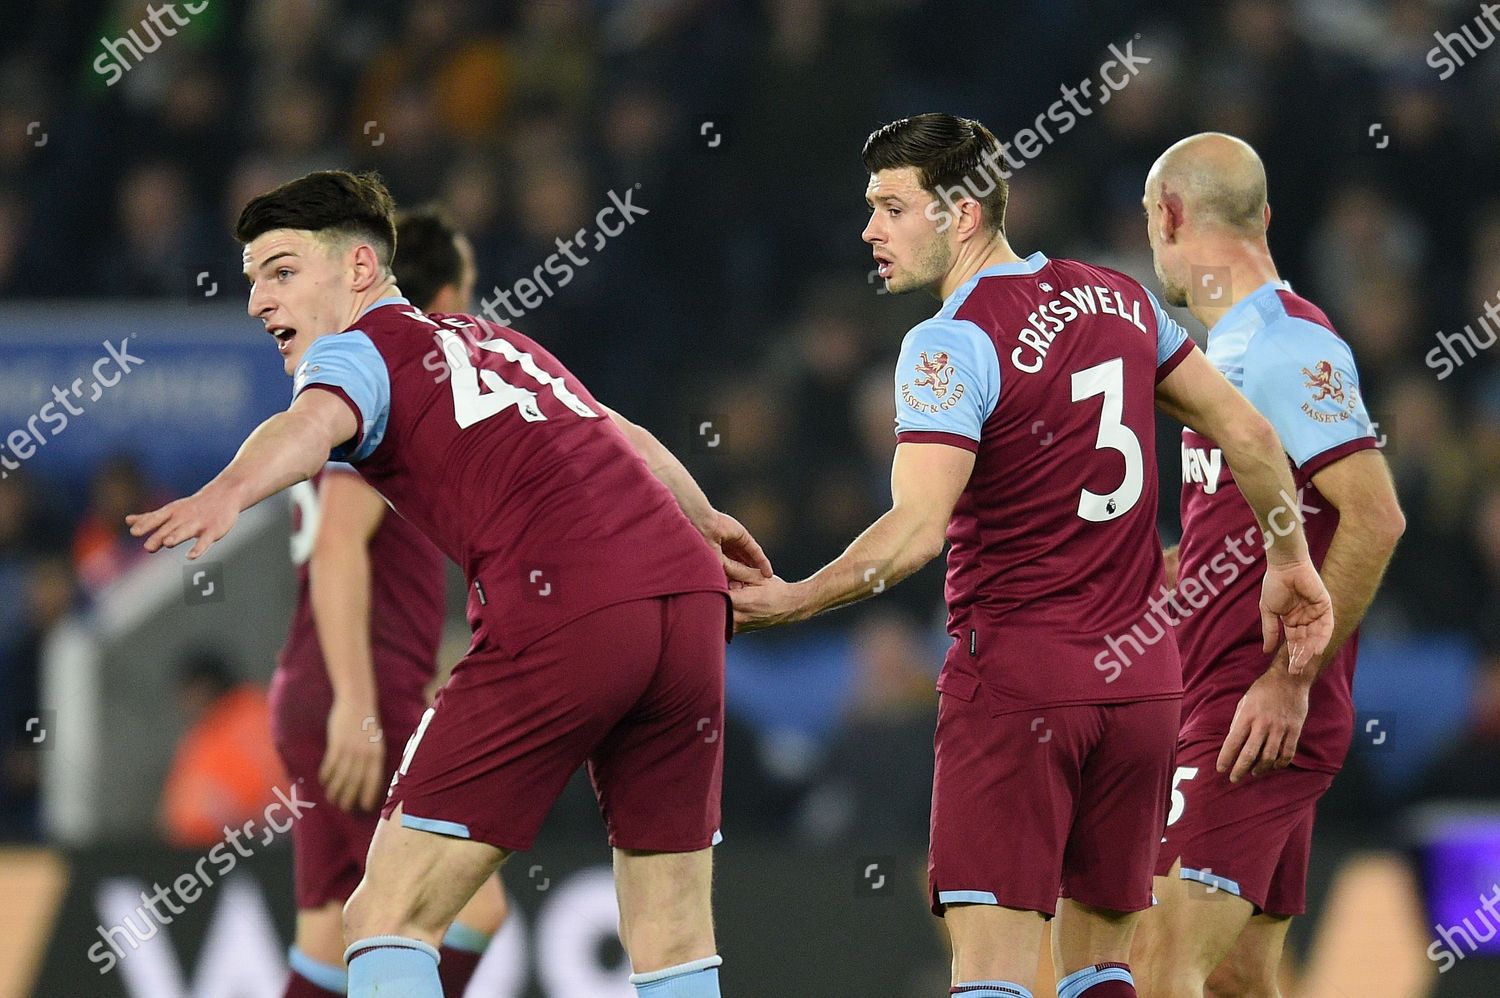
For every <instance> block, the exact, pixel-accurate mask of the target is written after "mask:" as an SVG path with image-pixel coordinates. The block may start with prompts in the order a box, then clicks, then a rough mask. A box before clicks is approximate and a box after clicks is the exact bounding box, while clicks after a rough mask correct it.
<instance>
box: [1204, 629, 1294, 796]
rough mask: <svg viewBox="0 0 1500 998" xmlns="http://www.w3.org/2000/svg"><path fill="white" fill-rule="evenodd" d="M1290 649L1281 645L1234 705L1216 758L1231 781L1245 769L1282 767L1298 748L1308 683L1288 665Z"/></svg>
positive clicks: (1260, 770)
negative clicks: (1264, 669) (1293, 673)
mask: <svg viewBox="0 0 1500 998" xmlns="http://www.w3.org/2000/svg"><path fill="white" fill-rule="evenodd" d="M1289 655H1290V653H1289V652H1288V646H1286V645H1282V646H1281V649H1280V650H1279V651H1278V652H1277V653H1276V658H1275V659H1274V660H1273V661H1272V662H1271V667H1270V668H1269V669H1267V670H1266V672H1265V675H1263V676H1261V677H1260V678H1259V679H1257V680H1256V681H1255V682H1253V683H1251V684H1250V689H1249V690H1247V691H1246V692H1245V695H1244V696H1242V697H1240V703H1239V706H1238V707H1236V708H1235V710H1234V720H1233V721H1231V722H1230V723H1229V735H1228V737H1226V738H1225V739H1224V747H1223V748H1222V749H1220V750H1219V761H1218V770H1219V772H1221V773H1228V774H1229V782H1231V783H1238V782H1239V781H1240V780H1242V779H1244V778H1245V776H1246V774H1249V775H1251V776H1261V775H1263V774H1265V773H1269V772H1271V771H1272V770H1274V769H1285V768H1286V767H1288V766H1290V765H1291V764H1292V759H1293V757H1295V756H1296V754H1297V742H1298V741H1299V740H1301V738H1302V725H1303V724H1304V723H1305V722H1306V721H1307V691H1308V689H1309V688H1310V687H1311V684H1310V683H1308V682H1306V681H1304V680H1302V679H1299V678H1298V677H1297V676H1294V675H1292V674H1291V673H1290V672H1289V671H1288V669H1287V660H1288V658H1289Z"/></svg>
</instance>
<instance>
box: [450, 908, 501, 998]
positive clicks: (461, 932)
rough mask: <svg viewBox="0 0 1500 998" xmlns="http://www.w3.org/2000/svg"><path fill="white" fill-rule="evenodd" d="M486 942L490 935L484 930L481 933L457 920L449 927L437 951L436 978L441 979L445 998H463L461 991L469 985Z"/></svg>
mask: <svg viewBox="0 0 1500 998" xmlns="http://www.w3.org/2000/svg"><path fill="white" fill-rule="evenodd" d="M489 944H490V936H489V933H487V932H480V931H479V930H478V929H474V928H470V927H469V926H467V925H460V924H459V923H458V922H454V923H453V924H452V925H450V926H448V933H447V935H445V936H443V945H442V948H441V949H440V950H439V951H438V952H439V953H441V954H442V959H441V960H440V961H438V977H440V978H442V981H443V994H445V995H447V996H448V998H463V993H464V990H465V989H466V988H468V986H469V980H470V979H471V978H472V977H473V976H474V971H475V970H476V969H478V967H479V960H480V957H482V956H484V949H485V947H486V946H488V945H489Z"/></svg>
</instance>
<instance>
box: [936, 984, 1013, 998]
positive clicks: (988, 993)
mask: <svg viewBox="0 0 1500 998" xmlns="http://www.w3.org/2000/svg"><path fill="white" fill-rule="evenodd" d="M948 993H949V994H954V995H959V996H960V998H1018V996H1019V998H1032V995H1031V992H1030V991H1028V990H1026V989H1025V988H1023V987H1021V985H1019V984H1016V983H1015V982H1014V981H964V982H963V983H962V984H955V985H953V987H952V989H950V991H949V992H948Z"/></svg>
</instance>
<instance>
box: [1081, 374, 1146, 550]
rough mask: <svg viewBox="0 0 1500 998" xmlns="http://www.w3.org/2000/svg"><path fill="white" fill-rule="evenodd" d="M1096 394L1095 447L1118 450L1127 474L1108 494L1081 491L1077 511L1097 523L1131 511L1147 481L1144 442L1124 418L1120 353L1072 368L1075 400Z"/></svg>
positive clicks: (1123, 391) (1123, 375) (1097, 448)
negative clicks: (1099, 399) (1098, 400)
mask: <svg viewBox="0 0 1500 998" xmlns="http://www.w3.org/2000/svg"><path fill="white" fill-rule="evenodd" d="M1095 395H1103V396H1104V406H1103V408H1102V409H1101V410H1100V412H1099V436H1098V437H1097V438H1095V441H1094V448H1095V449H1096V450H1103V449H1104V448H1106V447H1108V448H1109V449H1110V450H1117V451H1119V452H1120V455H1121V456H1122V457H1124V458H1125V478H1124V480H1123V481H1121V482H1120V485H1119V487H1118V488H1116V489H1115V490H1114V491H1113V492H1111V493H1109V494H1108V495H1100V494H1099V493H1097V492H1090V491H1089V490H1088V489H1083V490H1082V491H1081V492H1080V493H1079V494H1078V515H1079V516H1081V517H1083V518H1084V519H1085V520H1091V521H1093V522H1094V523H1105V522H1108V521H1109V520H1113V519H1116V518H1117V517H1121V516H1124V515H1125V514H1126V513H1128V512H1130V510H1131V508H1132V507H1134V506H1135V504H1136V503H1137V502H1139V501H1140V499H1141V488H1142V486H1143V485H1144V483H1145V476H1144V473H1143V465H1144V463H1145V462H1144V459H1143V458H1142V457H1141V442H1140V440H1139V439H1138V438H1137V437H1136V435H1135V432H1134V431H1133V430H1131V428H1130V427H1128V426H1126V425H1125V424H1124V423H1123V422H1121V420H1122V418H1123V417H1124V415H1125V361H1124V360H1122V359H1121V358H1119V357H1116V358H1115V359H1114V360H1107V361H1105V362H1104V363H1102V364H1096V365H1095V366H1093V367H1090V368H1085V369H1084V370H1082V371H1075V372H1073V401H1074V402H1082V401H1083V400H1084V399H1091V398H1093V397H1094V396H1095Z"/></svg>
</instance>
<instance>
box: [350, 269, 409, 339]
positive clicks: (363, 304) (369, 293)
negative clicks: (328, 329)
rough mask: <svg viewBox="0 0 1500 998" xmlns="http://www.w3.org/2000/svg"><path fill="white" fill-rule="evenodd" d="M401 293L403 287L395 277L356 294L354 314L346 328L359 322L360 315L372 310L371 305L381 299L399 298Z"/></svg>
mask: <svg viewBox="0 0 1500 998" xmlns="http://www.w3.org/2000/svg"><path fill="white" fill-rule="evenodd" d="M400 295H401V289H400V288H398V287H396V281H395V279H394V278H387V279H386V280H384V281H382V282H381V283H379V284H372V285H371V286H370V287H369V288H367V289H366V290H365V291H363V292H361V293H360V294H359V295H357V296H355V299H354V314H353V315H351V316H349V321H348V322H346V323H344V328H345V329H348V328H349V327H350V326H352V325H354V324H355V323H356V322H358V321H359V317H360V316H362V315H364V314H365V313H366V312H368V311H369V310H370V306H372V305H374V304H375V303H376V302H378V301H380V300H381V299H383V298H397V297H400Z"/></svg>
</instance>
